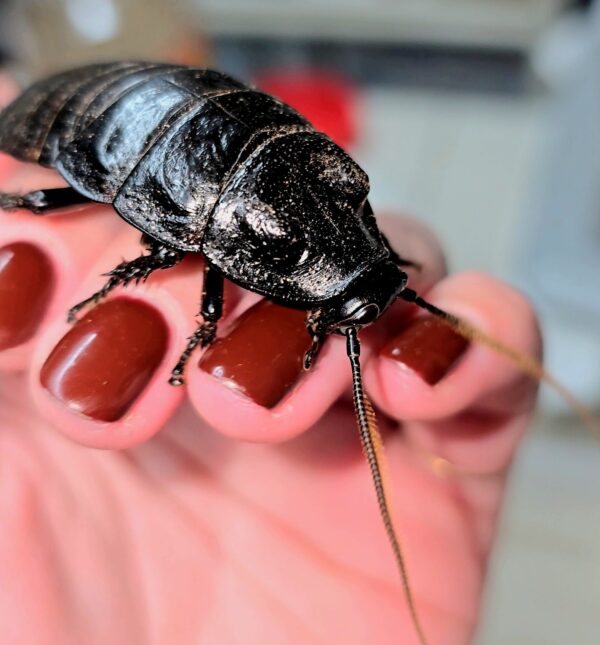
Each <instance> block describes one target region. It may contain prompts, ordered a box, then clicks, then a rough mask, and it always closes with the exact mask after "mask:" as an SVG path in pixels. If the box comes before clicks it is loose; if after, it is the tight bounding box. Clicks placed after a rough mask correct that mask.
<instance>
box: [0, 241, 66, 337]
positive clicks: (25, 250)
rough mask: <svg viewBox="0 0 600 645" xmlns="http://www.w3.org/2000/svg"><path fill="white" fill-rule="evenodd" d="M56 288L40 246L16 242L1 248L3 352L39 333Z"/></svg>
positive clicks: (0, 330)
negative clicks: (53, 290) (37, 331)
mask: <svg viewBox="0 0 600 645" xmlns="http://www.w3.org/2000/svg"><path fill="white" fill-rule="evenodd" d="M53 285H54V275H53V270H52V264H51V263H50V260H49V259H48V258H47V257H46V255H45V254H44V253H43V252H42V251H41V250H40V249H39V248H38V247H37V246H34V245H33V244H29V243H27V242H15V243H14V244H9V245H8V246H5V247H3V248H1V249H0V349H8V348H9V347H16V346H17V345H21V344H22V343H24V342H25V341H27V340H29V339H30V338H31V337H32V336H33V335H34V334H35V332H36V330H37V328H38V326H39V324H40V322H41V321H42V318H43V316H44V313H45V311H46V307H47V306H48V303H49V302H50V297H51V296H52V288H53Z"/></svg>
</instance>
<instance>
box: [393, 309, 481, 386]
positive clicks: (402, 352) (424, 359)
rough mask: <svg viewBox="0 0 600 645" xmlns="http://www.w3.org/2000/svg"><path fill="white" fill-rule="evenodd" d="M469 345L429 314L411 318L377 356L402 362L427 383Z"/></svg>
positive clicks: (437, 378)
mask: <svg viewBox="0 0 600 645" xmlns="http://www.w3.org/2000/svg"><path fill="white" fill-rule="evenodd" d="M468 347H469V341H468V340H466V339H465V338H463V337H462V336H460V335H459V334H457V333H456V332H455V331H454V330H453V329H452V328H451V327H449V326H448V325H446V323H444V322H443V321H441V320H439V319H438V318H435V317H433V316H430V317H419V318H415V319H414V320H412V321H411V322H410V323H409V325H408V326H407V327H405V329H403V330H402V332H400V334H399V335H398V336H396V338H394V339H393V340H392V341H390V342H389V343H388V344H387V345H386V346H385V347H384V348H383V349H382V351H381V355H382V356H385V357H387V358H391V359H393V360H395V361H398V362H399V363H402V364H403V365H405V366H406V367H408V368H409V369H410V370H412V371H413V372H415V374H418V375H419V376H420V377H421V378H422V379H423V380H424V381H425V382H426V383H429V385H435V384H436V383H439V382H440V381H441V380H442V379H443V378H444V376H446V374H448V372H449V371H450V370H451V369H452V367H453V366H454V365H455V364H456V362H457V361H458V359H459V358H460V357H461V356H462V355H463V354H464V353H465V351H466V350H467V348H468Z"/></svg>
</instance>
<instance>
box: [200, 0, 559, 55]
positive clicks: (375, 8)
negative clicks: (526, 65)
mask: <svg viewBox="0 0 600 645" xmlns="http://www.w3.org/2000/svg"><path fill="white" fill-rule="evenodd" d="M190 1H191V2H192V3H193V5H195V6H196V7H197V8H198V10H199V16H201V19H202V22H203V25H204V26H205V27H206V28H208V30H209V32H210V33H213V34H215V35H227V36H263V37H267V36H279V37H296V38H306V39H323V38H326V39H333V40H346V39H352V40H353V41H356V40H363V41H370V42H373V41H375V42H377V41H380V42H395V43H400V44H404V43H405V44H418V43H427V44H440V45H465V46H478V47H494V48H496V47H510V48H517V49H526V48H528V47H529V46H530V45H531V44H532V43H533V42H534V40H535V39H536V38H537V36H538V35H539V33H540V31H541V30H542V29H543V28H544V27H545V26H546V25H547V24H548V22H549V21H551V20H552V18H553V17H554V16H555V15H556V13H557V12H558V11H559V10H560V9H561V7H562V6H563V5H564V4H565V0H328V1H327V2H323V1H315V0H190Z"/></svg>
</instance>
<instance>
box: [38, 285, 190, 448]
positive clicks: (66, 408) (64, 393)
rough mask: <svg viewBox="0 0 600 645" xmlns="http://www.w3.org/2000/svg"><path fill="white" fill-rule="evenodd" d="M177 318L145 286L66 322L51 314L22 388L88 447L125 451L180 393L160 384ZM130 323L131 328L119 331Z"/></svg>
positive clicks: (178, 335) (172, 305) (172, 350)
mask: <svg viewBox="0 0 600 645" xmlns="http://www.w3.org/2000/svg"><path fill="white" fill-rule="evenodd" d="M123 309H126V311H123ZM107 310H110V311H109V312H108V313H107ZM115 310H117V311H115ZM132 312H137V313H133V315H132ZM107 319H109V320H107ZM111 319H112V320H111ZM183 320H184V316H183V315H182V314H181V313H180V312H178V303H177V302H176V301H175V300H174V299H173V300H171V301H170V300H169V296H168V294H164V293H161V294H158V293H156V292H155V291H154V290H152V289H150V288H148V289H144V288H139V289H136V290H135V293H131V294H120V295H119V296H118V297H115V298H112V299H109V300H107V301H106V302H104V303H102V304H100V305H97V306H96V307H95V308H94V309H92V310H91V312H90V313H89V314H88V315H87V316H86V315H83V316H82V317H81V318H80V319H79V320H78V322H76V323H75V324H74V325H73V326H70V325H68V324H66V323H65V320H64V317H63V318H62V319H57V320H55V321H54V323H53V324H52V325H50V326H49V327H48V329H46V330H45V332H44V333H43V334H42V335H41V336H40V338H39V339H38V341H37V343H36V346H35V350H34V355H33V360H32V366H31V371H30V390H31V392H32V397H33V401H34V403H35V404H36V406H37V408H38V410H39V411H40V413H41V414H42V415H43V416H44V417H45V418H46V419H48V420H49V421H50V422H51V423H52V425H53V426H54V427H55V428H56V429H57V430H59V431H60V432H61V433H62V434H63V435H65V436H66V437H68V438H69V439H71V440H73V441H75V442H76V443H79V444H82V445H85V446H88V447H93V448H102V449H113V450H114V449H125V448H131V447H133V446H135V445H138V444H140V443H143V442H144V441H147V440H148V439H149V438H151V437H152V436H153V435H155V434H156V433H157V432H158V431H159V430H160V429H161V428H162V427H163V425H164V424H165V423H166V422H167V421H168V420H169V418H170V417H171V416H172V415H173V413H174V412H175V410H176V408H177V406H178V405H179V404H180V403H181V401H182V400H183V397H184V392H183V391H182V390H181V389H179V388H174V387H171V386H170V385H169V384H168V378H169V375H170V370H171V367H172V365H174V363H175V362H176V361H177V358H178V356H179V348H180V343H181V342H182V341H183V340H184V339H185V338H186V334H187V333H188V330H187V327H186V325H185V324H183V322H182V321H183ZM130 321H131V322H134V323H135V328H133V329H129V330H127V333H124V329H123V328H124V327H125V326H126V325H127V324H129V322H130ZM113 323H115V324H113ZM117 326H118V327H120V329H118V328H117ZM103 354H104V356H103Z"/></svg>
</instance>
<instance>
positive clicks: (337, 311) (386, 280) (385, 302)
mask: <svg viewBox="0 0 600 645" xmlns="http://www.w3.org/2000/svg"><path fill="white" fill-rule="evenodd" d="M407 280H408V277H407V275H406V273H404V271H402V270H401V269H400V268H399V267H398V265H397V264H395V263H394V262H393V261H392V260H390V259H386V260H382V261H380V262H377V263H376V264H374V265H373V266H371V267H369V268H368V269H365V271H363V272H362V273H361V274H360V275H359V276H357V277H356V278H355V279H354V280H353V281H352V282H351V283H350V284H349V285H348V288H347V289H346V290H345V291H344V293H343V295H342V296H340V297H337V298H335V299H333V300H332V301H331V302H330V303H328V304H327V305H326V306H323V308H322V315H323V319H324V321H325V324H326V325H327V328H328V330H329V331H331V332H335V333H341V334H344V333H345V330H346V329H347V328H348V327H355V328H361V327H364V326H365V325H370V324H371V323H372V322H375V320H377V318H379V317H380V316H381V315H382V314H383V312H384V311H386V309H387V308H388V307H389V306H390V305H391V304H392V302H394V300H396V298H397V297H398V294H399V293H400V292H401V291H402V290H403V289H404V288H405V286H406V283H407Z"/></svg>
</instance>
